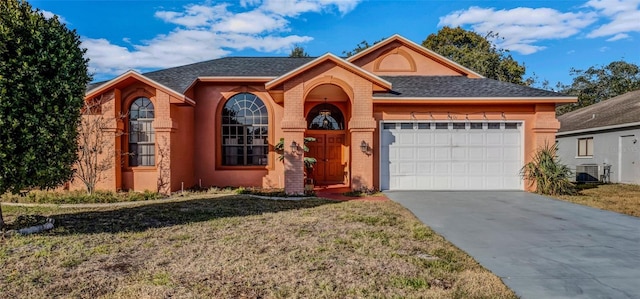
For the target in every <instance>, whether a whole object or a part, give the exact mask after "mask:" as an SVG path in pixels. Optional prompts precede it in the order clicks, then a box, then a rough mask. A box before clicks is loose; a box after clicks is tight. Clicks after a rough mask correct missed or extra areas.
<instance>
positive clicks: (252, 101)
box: [222, 93, 269, 166]
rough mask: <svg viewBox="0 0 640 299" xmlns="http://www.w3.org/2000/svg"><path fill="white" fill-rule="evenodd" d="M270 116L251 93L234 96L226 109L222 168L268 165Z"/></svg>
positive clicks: (223, 124) (225, 106)
mask: <svg viewBox="0 0 640 299" xmlns="http://www.w3.org/2000/svg"><path fill="white" fill-rule="evenodd" d="M268 133H269V116H268V113H267V107H266V106H265V105H264V103H263V102H262V100H260V98H258V97H257V96H256V95H254V94H251V93H239V94H237V95H235V96H233V97H231V98H230V99H229V100H228V101H227V103H225V105H224V108H223V109H222V165H230V166H245V165H246V166H250V165H267V153H268V151H269V141H268V136H269V134H268Z"/></svg>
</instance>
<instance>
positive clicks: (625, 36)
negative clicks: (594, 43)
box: [607, 33, 630, 42]
mask: <svg viewBox="0 0 640 299" xmlns="http://www.w3.org/2000/svg"><path fill="white" fill-rule="evenodd" d="M629 37H630V36H629V35H628V34H626V33H618V34H616V35H614V36H613V37H611V38H609V39H607V41H608V42H613V41H617V40H621V39H627V38H629Z"/></svg>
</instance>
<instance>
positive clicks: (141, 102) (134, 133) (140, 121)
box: [129, 98, 156, 166]
mask: <svg viewBox="0 0 640 299" xmlns="http://www.w3.org/2000/svg"><path fill="white" fill-rule="evenodd" d="M154 116H155V111H154V107H153V103H152V102H151V100H149V99H148V98H137V99H136V100H135V101H133V103H131V106H130V108H129V166H154V165H155V164H156V162H155V130H154V129H153V118H154Z"/></svg>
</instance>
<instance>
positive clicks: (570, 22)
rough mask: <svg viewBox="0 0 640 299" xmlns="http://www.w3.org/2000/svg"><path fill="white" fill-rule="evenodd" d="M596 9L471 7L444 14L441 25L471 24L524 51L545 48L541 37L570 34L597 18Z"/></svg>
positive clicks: (563, 36)
mask: <svg viewBox="0 0 640 299" xmlns="http://www.w3.org/2000/svg"><path fill="white" fill-rule="evenodd" d="M596 20H597V17H596V14H595V13H593V12H575V13H574V12H560V11H558V10H555V9H551V8H528V7H518V8H514V9H509V10H506V9H502V10H497V9H495V8H481V7H470V8H469V9H466V10H460V11H455V12H453V13H450V14H448V15H446V16H444V17H441V18H440V22H439V24H438V25H439V26H452V27H456V26H461V27H464V26H471V28H472V29H473V30H474V31H476V32H478V33H487V32H494V33H498V34H499V35H500V39H498V40H495V42H496V43H497V44H498V45H499V46H500V47H502V48H505V49H509V50H511V51H514V52H518V53H521V54H524V55H527V54H532V53H535V52H538V51H541V50H543V49H545V47H543V46H539V45H536V44H537V43H539V42H540V41H543V40H550V39H559V38H567V37H570V36H573V35H575V34H577V33H579V32H580V30H582V29H583V28H585V27H587V26H589V25H590V24H593V23H594V22H596Z"/></svg>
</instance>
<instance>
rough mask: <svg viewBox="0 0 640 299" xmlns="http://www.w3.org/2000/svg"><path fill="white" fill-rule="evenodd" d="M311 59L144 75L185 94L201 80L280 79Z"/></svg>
mask: <svg viewBox="0 0 640 299" xmlns="http://www.w3.org/2000/svg"><path fill="white" fill-rule="evenodd" d="M313 59H315V58H312V57H301V58H293V57H226V58H220V59H214V60H209V61H204V62H199V63H194V64H189V65H185V66H179V67H174V68H170V69H164V70H159V71H155V72H149V73H144V74H143V75H144V76H146V77H148V78H149V79H151V80H154V81H156V82H158V83H161V84H163V85H165V86H167V87H169V88H171V89H173V90H175V91H177V92H180V93H182V92H184V91H185V89H186V88H187V87H189V85H190V84H191V83H192V82H193V80H195V79H196V78H198V77H207V76H211V77H222V76H236V77H245V76H246V77H277V76H280V75H284V74H286V73H287V72H289V71H292V70H294V69H296V68H298V67H300V66H302V65H303V64H305V63H307V62H310V61H311V60H313Z"/></svg>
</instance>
